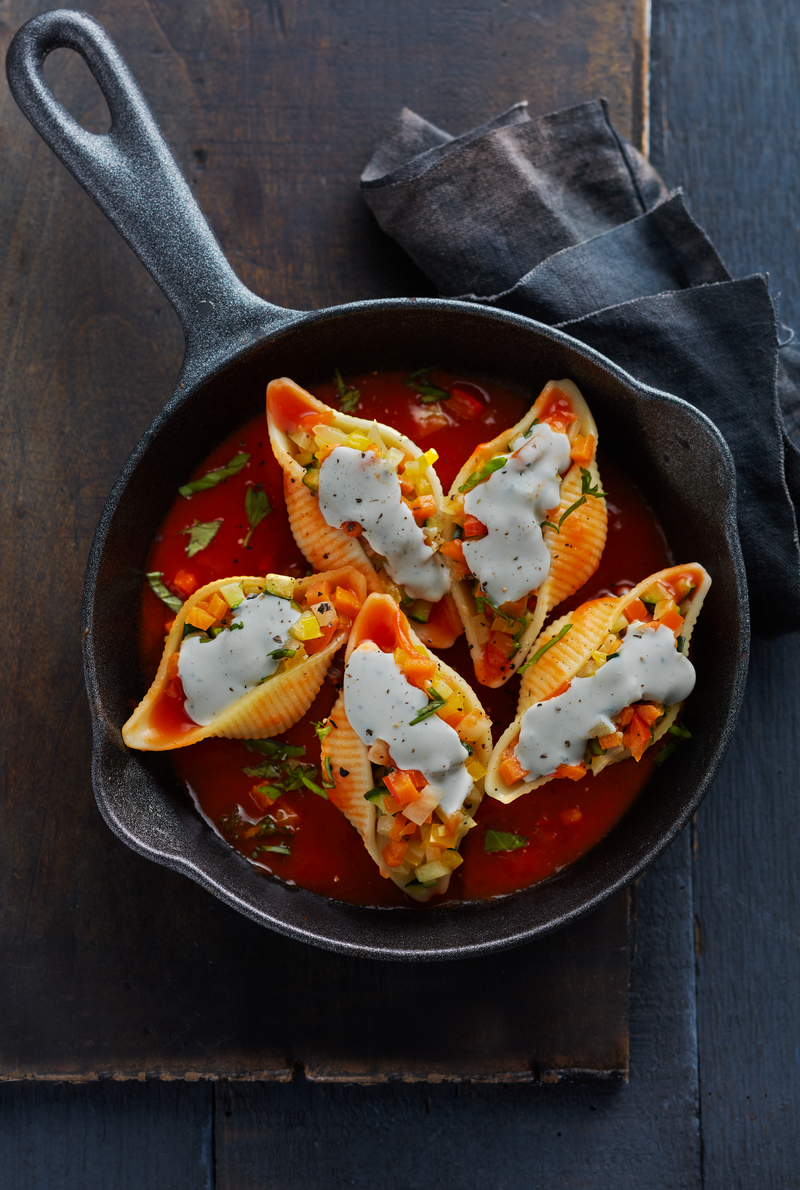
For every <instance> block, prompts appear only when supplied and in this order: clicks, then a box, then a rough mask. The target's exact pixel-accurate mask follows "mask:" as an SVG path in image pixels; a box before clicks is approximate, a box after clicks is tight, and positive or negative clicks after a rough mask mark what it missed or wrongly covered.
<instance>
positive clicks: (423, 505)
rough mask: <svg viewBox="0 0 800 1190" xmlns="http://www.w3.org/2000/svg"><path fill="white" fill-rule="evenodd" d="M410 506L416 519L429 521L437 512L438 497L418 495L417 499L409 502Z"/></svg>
mask: <svg viewBox="0 0 800 1190" xmlns="http://www.w3.org/2000/svg"><path fill="white" fill-rule="evenodd" d="M408 507H409V508H410V509H411V512H412V513H413V515H414V520H415V521H417V523H419V522H420V521H427V519H428V517H432V516H433V515H434V514H435V512H436V497H435V496H417V498H416V500H413V501H411V502H410V503H409V505H408Z"/></svg>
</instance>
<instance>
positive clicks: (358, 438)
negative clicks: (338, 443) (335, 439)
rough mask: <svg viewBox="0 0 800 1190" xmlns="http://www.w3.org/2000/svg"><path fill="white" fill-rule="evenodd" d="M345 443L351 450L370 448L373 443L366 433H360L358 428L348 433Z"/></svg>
mask: <svg viewBox="0 0 800 1190" xmlns="http://www.w3.org/2000/svg"><path fill="white" fill-rule="evenodd" d="M347 445H348V446H352V448H353V450H371V449H372V445H373V444H372V443H371V442H370V440H369V438H368V437H367V435H366V434H361V433H359V432H358V430H353V432H352V434H349V435H348V438H347Z"/></svg>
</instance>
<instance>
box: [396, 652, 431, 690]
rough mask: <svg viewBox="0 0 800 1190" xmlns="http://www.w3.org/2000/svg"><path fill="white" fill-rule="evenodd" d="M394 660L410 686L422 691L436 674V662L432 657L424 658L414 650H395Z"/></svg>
mask: <svg viewBox="0 0 800 1190" xmlns="http://www.w3.org/2000/svg"><path fill="white" fill-rule="evenodd" d="M394 659H395V661H396V662H397V664H398V665H399V666H400V668H401V669H402V671H403V673H404V674H405V676H406V677H407V678H408V680H409V682H410V683H411V685H412V686H419V687H420V689H422V688H423V687H424V685H425V683H426V682H430V681H431V680H432V679H433V677H434V676H435V674H436V662H435V661H434V659H433V657H426V656H425V655H424V654H423V653H418V652H417V650H416V649H414V651H413V652H409V650H408V649H395V650H394Z"/></svg>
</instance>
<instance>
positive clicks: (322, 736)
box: [311, 719, 336, 743]
mask: <svg viewBox="0 0 800 1190" xmlns="http://www.w3.org/2000/svg"><path fill="white" fill-rule="evenodd" d="M311 726H312V727H313V728H314V731H315V732H316V733H317V739H318V740H319V742H320V743H322V742H323V740H326V739H327V738H328V736H329V735H330V733H331V732H332V731H333V729H334V727H335V726H336V725H335V724H334V723H332V722H331V721H330V719H321V720H320V721H319V723H312V724H311Z"/></svg>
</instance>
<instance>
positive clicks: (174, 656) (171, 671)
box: [167, 653, 179, 682]
mask: <svg viewBox="0 0 800 1190" xmlns="http://www.w3.org/2000/svg"><path fill="white" fill-rule="evenodd" d="M178 660H179V654H178V653H170V655H169V660H168V661H167V680H168V681H170V682H171V681H172V679H173V678H177V676H178Z"/></svg>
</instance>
